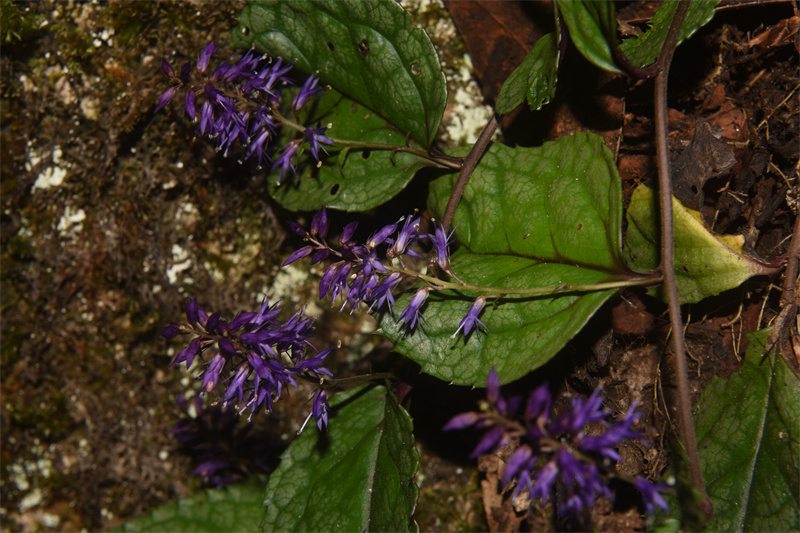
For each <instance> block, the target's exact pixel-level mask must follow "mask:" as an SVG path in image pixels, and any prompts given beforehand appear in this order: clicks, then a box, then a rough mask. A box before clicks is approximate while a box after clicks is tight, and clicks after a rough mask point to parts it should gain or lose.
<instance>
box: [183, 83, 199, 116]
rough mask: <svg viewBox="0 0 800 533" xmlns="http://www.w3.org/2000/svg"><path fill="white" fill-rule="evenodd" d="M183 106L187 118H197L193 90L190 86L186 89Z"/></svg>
mask: <svg viewBox="0 0 800 533" xmlns="http://www.w3.org/2000/svg"><path fill="white" fill-rule="evenodd" d="M184 108H185V109H186V116H187V117H188V118H189V120H191V121H192V122H194V121H195V119H196V118H197V109H196V108H195V104H194V91H193V90H192V89H191V88H190V89H188V90H187V91H186V97H185V98H184Z"/></svg>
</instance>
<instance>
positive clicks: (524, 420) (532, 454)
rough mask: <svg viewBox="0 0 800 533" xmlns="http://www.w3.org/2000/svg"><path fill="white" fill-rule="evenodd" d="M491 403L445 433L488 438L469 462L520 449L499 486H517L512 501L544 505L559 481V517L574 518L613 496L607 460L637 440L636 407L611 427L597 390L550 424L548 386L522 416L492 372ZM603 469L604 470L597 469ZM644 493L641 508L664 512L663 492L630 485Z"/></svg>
mask: <svg viewBox="0 0 800 533" xmlns="http://www.w3.org/2000/svg"><path fill="white" fill-rule="evenodd" d="M486 395H487V400H488V404H489V411H487V412H472V413H462V414H460V415H457V416H455V417H453V418H452V419H451V420H450V422H448V423H447V424H446V425H445V427H444V429H445V430H452V429H463V428H466V427H470V426H471V427H474V428H475V429H478V430H482V431H485V432H486V433H485V434H484V436H483V437H482V438H481V440H480V441H479V443H478V445H477V446H476V448H475V451H474V452H473V454H472V455H473V457H475V456H479V455H482V454H485V453H490V452H492V451H494V450H496V449H498V448H500V447H502V446H504V445H505V444H506V443H509V442H512V441H516V442H518V443H519V444H518V447H517V448H516V450H515V451H514V452H513V454H512V455H511V457H510V458H509V460H508V462H507V464H506V469H505V471H504V473H503V478H502V483H503V486H508V485H509V484H511V483H516V488H515V489H514V498H515V499H516V498H517V497H520V496H525V495H527V496H528V497H529V498H530V499H534V500H538V501H539V502H541V504H542V505H544V504H546V503H547V502H548V501H549V500H550V499H551V498H552V495H553V491H554V490H555V481H556V479H559V478H560V479H561V480H562V481H563V483H562V485H563V487H564V488H565V490H566V494H565V497H564V498H562V499H560V500H558V501H557V502H556V505H557V507H558V513H559V514H560V515H562V516H564V515H570V516H572V517H576V516H577V515H578V513H579V512H580V511H582V510H584V509H590V508H591V507H592V505H593V504H594V502H595V500H596V499H597V497H598V496H601V495H602V496H608V497H611V491H610V490H609V488H608V482H609V480H610V479H611V478H612V477H614V475H613V473H611V472H609V471H608V470H607V464H608V459H612V460H614V459H619V455H618V454H617V452H616V450H615V448H617V447H618V446H619V444H620V443H621V441H622V440H624V439H626V438H638V439H641V438H642V437H641V435H639V434H638V433H637V432H635V431H633V430H632V429H631V426H632V425H633V424H634V423H636V421H637V420H638V418H639V414H638V413H636V412H635V408H636V403H635V402H634V403H633V405H632V406H631V408H630V409H629V410H628V411H627V413H626V414H625V415H624V417H623V418H622V420H620V421H618V422H613V423H611V422H609V421H608V417H609V415H610V413H608V412H606V411H604V410H603V409H602V399H601V397H600V389H597V390H595V391H594V392H593V393H592V395H591V396H590V397H589V399H588V400H586V401H583V400H582V399H580V398H576V399H574V400H573V401H572V403H571V408H570V409H569V410H568V411H566V412H564V413H562V414H561V415H559V416H558V417H557V418H555V419H552V418H551V414H550V406H551V405H552V397H551V396H550V391H549V389H548V388H547V386H546V385H542V386H540V387H538V388H537V389H535V390H534V391H533V392H532V393H531V394H530V396H529V397H528V401H527V402H526V405H525V409H524V411H521V410H520V408H519V407H520V403H519V402H518V401H517V399H515V398H510V399H505V398H503V396H502V395H500V381H499V377H498V375H497V373H496V372H495V371H494V369H492V371H491V372H490V373H489V376H488V378H487V383H486ZM589 424H594V425H595V427H596V425H598V424H599V425H600V426H602V427H604V428H605V429H606V431H605V432H604V433H601V434H599V435H593V436H591V437H588V436H586V433H587V425H589ZM601 464H602V465H604V466H603V469H602V470H601V468H599V466H598V465H601ZM629 482H631V483H633V484H634V486H636V488H637V489H638V490H639V491H640V492H641V493H642V496H643V499H644V503H645V507H646V508H647V510H648V512H650V513H653V512H654V507H655V506H658V507H661V508H664V509H666V506H667V504H666V501H665V500H664V498H663V497H662V496H661V494H660V491H662V490H664V489H665V488H666V487H665V486H663V485H653V484H651V483H650V482H648V481H647V480H645V479H644V478H637V479H635V480H630V481H629Z"/></svg>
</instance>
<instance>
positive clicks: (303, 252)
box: [281, 246, 314, 266]
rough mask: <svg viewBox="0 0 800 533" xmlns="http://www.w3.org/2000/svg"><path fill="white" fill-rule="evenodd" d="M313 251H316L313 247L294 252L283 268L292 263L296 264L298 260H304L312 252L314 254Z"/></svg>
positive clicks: (304, 247)
mask: <svg viewBox="0 0 800 533" xmlns="http://www.w3.org/2000/svg"><path fill="white" fill-rule="evenodd" d="M313 251H314V247H313V246H303V247H302V248H300V249H299V250H295V251H294V252H292V253H291V254H289V257H287V258H286V261H284V262H283V264H282V265H281V266H286V265H289V264H291V263H294V262H295V261H297V260H298V259H302V258H304V257H305V256H307V255H310V254H311V252H313Z"/></svg>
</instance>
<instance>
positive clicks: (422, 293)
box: [397, 287, 431, 330]
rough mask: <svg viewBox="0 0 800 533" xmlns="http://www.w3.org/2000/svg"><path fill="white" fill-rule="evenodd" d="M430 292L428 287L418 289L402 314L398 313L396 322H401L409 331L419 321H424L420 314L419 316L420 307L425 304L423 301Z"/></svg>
mask: <svg viewBox="0 0 800 533" xmlns="http://www.w3.org/2000/svg"><path fill="white" fill-rule="evenodd" d="M430 292H431V289H430V287H423V288H421V289H419V290H418V291H417V292H416V293H415V294H414V296H412V297H411V301H410V302H409V303H408V307H406V308H405V309H404V310H403V312H402V313H400V316H399V317H398V318H397V321H398V322H400V321H401V320H403V321H404V322H405V324H406V326H408V329H411V330H413V329H414V327H415V326H416V325H417V322H418V321H419V320H422V321H425V319H424V318H423V316H422V314H420V308H421V307H422V304H424V303H425V300H427V299H428V294H429V293H430Z"/></svg>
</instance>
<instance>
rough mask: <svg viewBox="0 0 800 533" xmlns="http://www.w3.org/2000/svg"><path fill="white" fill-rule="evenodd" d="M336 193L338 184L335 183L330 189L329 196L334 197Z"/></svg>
mask: <svg viewBox="0 0 800 533" xmlns="http://www.w3.org/2000/svg"><path fill="white" fill-rule="evenodd" d="M337 192H339V184H338V183H336V184H335V185H334V186H333V187H331V196H334V195H336V193H337Z"/></svg>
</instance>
